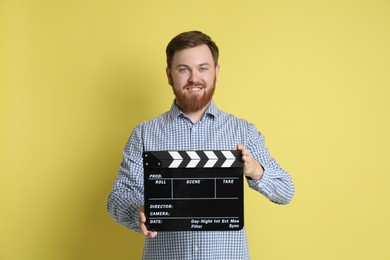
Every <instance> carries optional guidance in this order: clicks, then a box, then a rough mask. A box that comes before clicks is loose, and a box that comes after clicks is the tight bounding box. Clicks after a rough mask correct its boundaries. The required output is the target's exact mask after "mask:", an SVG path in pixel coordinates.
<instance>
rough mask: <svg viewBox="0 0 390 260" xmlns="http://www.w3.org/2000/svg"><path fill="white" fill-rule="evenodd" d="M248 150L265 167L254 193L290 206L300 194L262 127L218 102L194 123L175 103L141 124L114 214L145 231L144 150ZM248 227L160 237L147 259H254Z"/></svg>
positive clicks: (114, 197)
mask: <svg viewBox="0 0 390 260" xmlns="http://www.w3.org/2000/svg"><path fill="white" fill-rule="evenodd" d="M238 144H242V145H244V146H245V147H246V148H247V149H248V150H249V151H250V153H251V155H252V156H253V157H254V158H255V159H256V160H257V161H258V162H260V164H261V165H262V166H263V167H264V170H265V171H264V175H263V177H262V178H261V179H260V180H258V181H254V180H248V181H247V182H248V185H249V187H251V188H252V189H254V190H256V191H258V192H260V193H261V194H263V195H264V196H266V197H267V198H268V199H269V200H271V201H272V202H275V203H278V204H287V203H289V202H290V200H291V198H292V196H293V194H294V186H293V183H292V180H291V177H290V175H289V174H288V173H287V172H286V171H284V170H283V169H282V167H281V166H280V165H279V164H278V163H277V162H276V161H275V159H273V158H272V157H271V156H270V154H269V152H268V150H267V149H266V148H265V147H264V137H263V136H262V135H261V133H259V131H258V130H257V129H256V127H255V126H254V125H253V124H251V123H249V122H247V121H245V120H243V119H239V118H237V117H235V116H233V115H230V114H227V113H225V112H223V111H221V110H219V109H218V108H217V107H216V106H215V104H214V102H211V104H210V106H209V107H208V109H207V110H206V113H205V114H204V116H203V117H202V119H201V120H200V121H199V122H197V123H196V124H193V123H192V122H191V121H190V120H189V119H188V118H187V117H186V116H185V114H183V113H182V112H181V111H180V110H179V108H178V107H177V106H176V105H175V104H173V105H172V107H171V109H170V111H168V112H166V113H164V114H162V115H160V116H158V117H156V118H154V119H152V120H150V121H147V122H143V123H141V124H139V125H138V126H137V127H136V128H135V129H134V130H133V132H132V134H131V136H130V138H129V140H128V142H127V145H126V147H125V149H124V152H123V161H122V164H121V166H120V169H119V172H118V176H117V179H116V180H115V183H114V186H113V189H112V192H111V194H110V196H109V199H108V211H109V213H110V214H111V216H112V217H113V218H114V219H115V220H116V221H117V222H119V223H120V224H122V225H124V226H126V227H128V228H130V229H132V230H134V231H137V232H139V231H140V230H139V227H138V223H139V209H140V207H141V206H142V205H143V202H144V197H143V196H144V187H143V164H142V163H143V159H142V152H143V151H156V150H167V151H169V150H171V151H172V150H232V149H235V147H236V145H238ZM249 258H250V256H249V249H248V243H247V237H246V231H245V228H243V229H242V230H240V231H181V232H159V233H158V235H157V237H156V238H148V237H147V238H145V245H144V251H143V259H164V260H173V259H180V260H182V259H223V260H227V259H234V260H238V259H239V260H241V259H249Z"/></svg>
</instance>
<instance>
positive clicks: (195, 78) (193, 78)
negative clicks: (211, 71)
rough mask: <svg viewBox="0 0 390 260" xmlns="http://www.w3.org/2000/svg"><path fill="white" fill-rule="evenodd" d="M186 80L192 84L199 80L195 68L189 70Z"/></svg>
mask: <svg viewBox="0 0 390 260" xmlns="http://www.w3.org/2000/svg"><path fill="white" fill-rule="evenodd" d="M188 82H189V83H192V84H194V83H198V82H199V74H198V72H197V71H196V70H192V71H191V73H190V75H189V78H188Z"/></svg>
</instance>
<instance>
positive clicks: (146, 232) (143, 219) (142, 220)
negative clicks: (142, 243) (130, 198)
mask: <svg viewBox="0 0 390 260" xmlns="http://www.w3.org/2000/svg"><path fill="white" fill-rule="evenodd" d="M145 222H146V216H145V209H144V207H141V208H140V210H139V228H140V229H141V232H142V233H143V234H144V236H146V237H150V238H155V237H156V236H157V232H156V231H149V230H148V229H147V228H146V225H145Z"/></svg>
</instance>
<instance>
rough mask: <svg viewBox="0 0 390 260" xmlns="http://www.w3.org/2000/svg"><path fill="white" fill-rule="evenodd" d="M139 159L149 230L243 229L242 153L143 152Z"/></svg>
mask: <svg viewBox="0 0 390 260" xmlns="http://www.w3.org/2000/svg"><path fill="white" fill-rule="evenodd" d="M143 160H144V191H145V193H144V200H145V201H144V202H145V215H146V218H147V220H146V226H147V228H148V229H149V230H153V231H191V230H193V231H212V230H240V229H242V228H243V226H244V205H243V197H244V192H243V162H242V160H241V152H240V151H237V150H233V151H147V152H144V153H143Z"/></svg>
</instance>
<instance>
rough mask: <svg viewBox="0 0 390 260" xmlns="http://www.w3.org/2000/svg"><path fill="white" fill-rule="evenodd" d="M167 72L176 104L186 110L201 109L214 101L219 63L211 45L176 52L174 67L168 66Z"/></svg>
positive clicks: (191, 111) (173, 61)
mask: <svg viewBox="0 0 390 260" xmlns="http://www.w3.org/2000/svg"><path fill="white" fill-rule="evenodd" d="M166 72H167V77H168V82H169V85H171V86H172V89H173V92H174V93H175V96H176V105H177V106H178V107H179V108H180V109H181V110H182V111H183V112H185V113H186V112H189V113H193V112H197V111H199V110H201V109H203V108H205V107H206V106H207V105H208V104H209V103H210V101H211V99H212V97H213V94H214V89H215V84H216V81H217V78H218V72H219V65H218V66H215V65H214V60H213V56H212V54H211V51H210V49H209V47H208V46H207V45H199V46H197V47H193V48H187V49H184V50H180V51H177V52H175V55H174V56H173V60H172V68H170V69H169V68H167V70H166Z"/></svg>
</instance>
